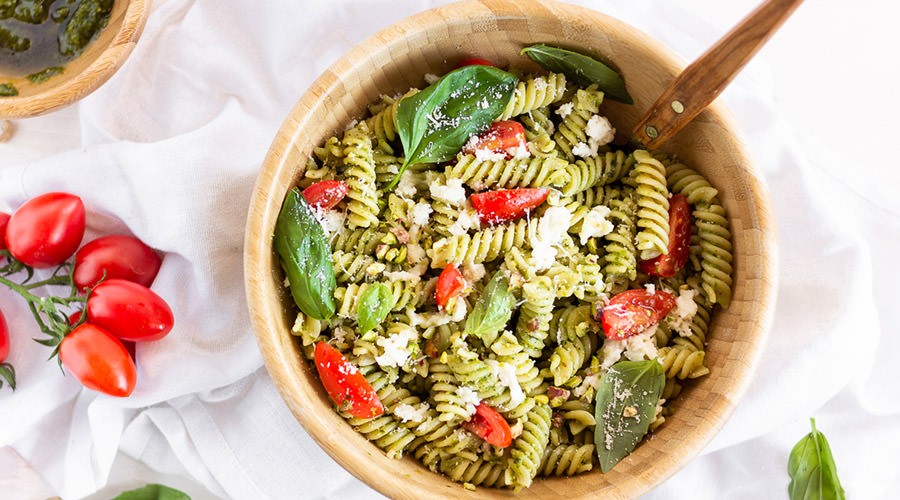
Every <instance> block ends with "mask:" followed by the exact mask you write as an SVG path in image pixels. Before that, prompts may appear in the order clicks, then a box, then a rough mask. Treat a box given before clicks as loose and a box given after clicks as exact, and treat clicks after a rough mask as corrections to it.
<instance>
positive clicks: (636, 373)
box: [594, 359, 666, 473]
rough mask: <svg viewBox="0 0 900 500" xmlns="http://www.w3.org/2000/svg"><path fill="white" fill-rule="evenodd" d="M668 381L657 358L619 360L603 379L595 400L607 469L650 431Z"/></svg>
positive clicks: (597, 443) (596, 442)
mask: <svg viewBox="0 0 900 500" xmlns="http://www.w3.org/2000/svg"><path fill="white" fill-rule="evenodd" d="M665 385H666V376H665V372H663V368H662V365H661V364H660V363H659V361H657V360H655V359H651V360H647V361H619V362H618V363H616V364H614V365H613V366H612V367H611V368H610V369H609V371H608V372H606V373H605V374H604V375H603V378H602V379H600V387H599V388H598V389H597V396H596V399H595V400H594V417H595V419H596V420H597V427H596V429H595V431H594V445H595V447H596V450H597V458H598V459H600V470H602V471H603V472H604V473H605V472H609V471H610V470H611V469H612V468H613V467H614V466H615V465H616V464H617V463H619V461H620V460H622V459H623V458H625V457H626V456H628V454H630V453H631V452H632V451H633V450H634V448H635V446H637V444H638V443H639V442H641V440H642V439H644V436H645V435H647V431H648V430H649V429H650V422H652V421H653V418H654V417H655V416H656V407H657V405H658V404H659V397H660V395H662V391H663V387H664V386H665Z"/></svg>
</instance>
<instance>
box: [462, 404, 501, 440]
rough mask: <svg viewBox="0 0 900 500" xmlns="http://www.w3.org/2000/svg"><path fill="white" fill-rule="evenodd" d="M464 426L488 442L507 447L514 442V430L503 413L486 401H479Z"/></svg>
mask: <svg viewBox="0 0 900 500" xmlns="http://www.w3.org/2000/svg"><path fill="white" fill-rule="evenodd" d="M462 426H463V428H464V429H466V430H467V431H469V432H471V433H472V434H475V435H476V436H478V437H480V438H481V439H484V440H485V441H487V442H488V444H492V445H494V446H498V447H500V448H506V447H507V446H509V445H511V444H512V430H510V428H509V423H508V422H507V421H506V419H505V418H503V415H501V414H499V413H497V410H495V409H493V408H491V407H490V406H488V405H486V404H484V403H478V406H476V407H475V414H474V415H472V418H471V419H470V420H469V421H468V422H463V423H462Z"/></svg>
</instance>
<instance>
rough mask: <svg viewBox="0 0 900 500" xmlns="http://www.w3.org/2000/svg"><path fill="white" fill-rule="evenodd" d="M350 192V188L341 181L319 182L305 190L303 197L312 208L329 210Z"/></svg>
mask: <svg viewBox="0 0 900 500" xmlns="http://www.w3.org/2000/svg"><path fill="white" fill-rule="evenodd" d="M348 191H350V187H349V186H347V185H346V184H344V183H343V182H341V181H319V182H315V183H313V184H311V185H310V186H309V187H308V188H306V189H304V190H303V197H304V198H305V199H306V202H307V203H309V204H310V206H313V207H316V208H318V209H320V210H329V209H332V208H334V207H335V205H337V204H338V203H340V202H341V200H343V199H344V196H347V192H348Z"/></svg>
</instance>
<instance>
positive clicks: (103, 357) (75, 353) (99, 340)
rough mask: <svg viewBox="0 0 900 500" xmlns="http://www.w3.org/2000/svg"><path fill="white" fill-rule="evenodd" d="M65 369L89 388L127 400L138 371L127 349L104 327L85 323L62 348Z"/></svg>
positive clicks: (61, 353)
mask: <svg viewBox="0 0 900 500" xmlns="http://www.w3.org/2000/svg"><path fill="white" fill-rule="evenodd" d="M59 357H60V359H61V360H62V364H63V366H65V367H66V369H67V370H69V372H70V373H71V374H72V375H74V376H75V378H76V379H78V381H79V382H81V385H83V386H85V387H87V388H88V389H93V390H95V391H99V392H102V393H104V394H109V395H110V396H117V397H125V396H128V395H130V394H131V392H132V391H134V386H135V384H136V383H137V368H135V366H134V361H132V359H131V356H129V355H128V351H127V350H126V349H125V346H123V345H122V343H121V342H119V339H117V338H116V337H115V335H113V334H112V333H109V332H108V331H106V330H104V329H103V328H101V327H99V326H97V325H92V324H90V323H83V324H82V325H80V326H78V327H77V328H75V329H74V330H72V332H71V333H69V334H68V335H66V338H64V339H63V341H62V343H61V344H60V346H59Z"/></svg>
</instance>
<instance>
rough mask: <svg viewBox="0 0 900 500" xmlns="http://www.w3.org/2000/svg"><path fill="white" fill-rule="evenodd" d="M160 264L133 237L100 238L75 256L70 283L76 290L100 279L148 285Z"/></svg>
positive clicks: (150, 251) (158, 259)
mask: <svg viewBox="0 0 900 500" xmlns="http://www.w3.org/2000/svg"><path fill="white" fill-rule="evenodd" d="M160 264H162V259H160V258H159V255H157V254H156V252H154V251H153V249H152V248H150V247H148V246H147V245H146V244H145V243H144V242H143V241H141V240H139V239H137V238H135V237H133V236H125V235H112V236H103V237H100V238H97V239H96V240H93V241H91V242H90V243H88V244H87V245H85V246H83V247H81V249H80V250H78V252H77V253H75V270H74V271H73V272H72V280H73V281H74V282H75V286H77V287H78V290H80V291H84V290H85V289H87V288H89V287H92V286H94V285H96V284H97V283H98V282H99V281H100V280H101V279H104V276H105V279H115V278H119V279H123V280H127V281H133V282H135V283H139V284H141V285H144V286H150V284H151V283H153V279H154V278H156V273H157V272H159V266H160ZM104 273H105V274H104Z"/></svg>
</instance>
